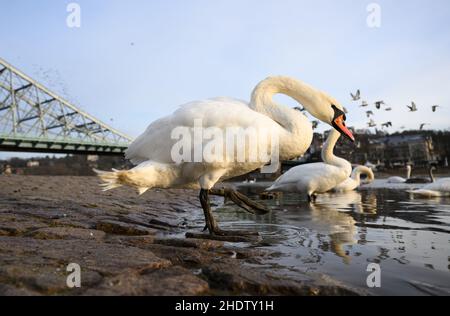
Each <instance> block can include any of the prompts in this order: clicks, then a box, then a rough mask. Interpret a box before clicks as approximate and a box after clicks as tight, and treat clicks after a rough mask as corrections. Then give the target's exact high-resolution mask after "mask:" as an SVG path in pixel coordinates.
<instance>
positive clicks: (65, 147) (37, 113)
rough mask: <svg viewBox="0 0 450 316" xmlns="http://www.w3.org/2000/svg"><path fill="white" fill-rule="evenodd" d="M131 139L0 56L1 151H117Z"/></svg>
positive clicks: (94, 152) (98, 153)
mask: <svg viewBox="0 0 450 316" xmlns="http://www.w3.org/2000/svg"><path fill="white" fill-rule="evenodd" d="M130 142H131V138H130V137H128V136H127V135H125V134H123V133H121V132H119V131H117V130H115V129H114V128H112V127H110V126H108V125H106V124H104V123H103V122H101V121H100V120H98V119H96V118H94V117H93V116H91V115H89V114H88V113H86V112H84V111H82V110H80V109H79V108H77V107H76V106H74V105H73V104H71V103H69V102H68V101H67V100H64V99H63V98H61V97H59V96H58V95H56V94H55V93H53V92H51V91H50V90H49V89H47V88H45V87H44V86H43V85H41V84H40V83H38V82H36V81H35V80H33V79H31V78H30V77H28V76H27V75H25V74H24V73H22V72H21V71H19V70H18V69H16V68H14V67H13V66H12V65H10V64H8V63H7V62H6V61H4V60H2V59H1V58H0V151H20V152H42V153H68V154H92V155H122V154H123V152H124V151H125V149H126V148H127V147H128V145H129V144H130Z"/></svg>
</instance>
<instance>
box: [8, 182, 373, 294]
mask: <svg viewBox="0 0 450 316" xmlns="http://www.w3.org/2000/svg"><path fill="white" fill-rule="evenodd" d="M0 183H1V185H0V295H359V294H365V293H363V292H361V291H359V290H357V289H353V288H350V287H347V286H345V285H343V284H340V283H338V282H336V281H334V280H331V279H329V278H328V277H326V276H323V275H307V274H298V273H296V274H295V275H292V274H289V275H288V274H285V273H282V272H280V271H277V269H272V268H271V267H268V266H267V264H265V259H267V258H273V257H274V256H277V254H276V253H269V252H267V251H262V250H259V249H258V248H255V247H253V248H252V247H242V246H241V247H237V245H235V244H232V243H224V242H221V241H211V240H198V239H187V238H185V237H184V234H185V233H186V232H188V231H197V232H198V231H200V230H201V228H202V227H203V225H204V223H203V221H202V216H201V212H202V211H201V208H200V204H199V202H198V200H197V192H195V191H189V190H153V191H151V192H148V193H146V194H144V195H143V196H141V197H138V196H137V194H136V193H135V192H134V191H133V190H131V189H128V188H119V189H117V190H115V191H112V192H102V191H101V190H100V188H99V187H98V180H97V179H96V178H95V177H65V176H64V177H49V176H0ZM214 201H215V203H217V204H220V203H222V201H221V199H219V198H217V200H214ZM70 263H77V264H79V265H80V267H81V282H82V286H81V288H74V289H71V288H68V287H67V285H66V279H67V276H68V275H69V274H70V272H67V271H66V268H67V265H68V264H70Z"/></svg>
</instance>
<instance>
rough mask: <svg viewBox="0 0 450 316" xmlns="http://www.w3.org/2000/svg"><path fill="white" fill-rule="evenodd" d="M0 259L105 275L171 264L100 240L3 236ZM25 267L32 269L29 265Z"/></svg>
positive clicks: (0, 239) (148, 253)
mask: <svg viewBox="0 0 450 316" xmlns="http://www.w3.org/2000/svg"><path fill="white" fill-rule="evenodd" d="M0 262H14V263H15V264H16V265H17V266H19V267H20V266H23V265H24V262H35V264H36V266H39V264H40V263H43V264H50V263H52V262H56V263H57V266H56V268H61V266H60V265H61V264H64V265H65V266H67V265H68V264H69V263H77V264H79V265H80V267H81V269H82V270H83V269H88V270H92V271H97V272H98V273H100V274H102V275H113V274H118V273H121V272H122V271H123V270H125V269H135V270H144V269H161V268H164V267H168V266H170V265H171V263H170V261H168V260H166V259H161V258H159V257H157V256H156V255H154V254H153V253H152V252H151V251H149V250H143V249H140V248H134V247H128V246H123V245H117V244H115V245H112V244H108V243H101V242H96V241H90V240H85V241H82V242H80V241H76V240H35V239H31V238H12V237H0ZM24 270H29V269H27V268H25V269H24Z"/></svg>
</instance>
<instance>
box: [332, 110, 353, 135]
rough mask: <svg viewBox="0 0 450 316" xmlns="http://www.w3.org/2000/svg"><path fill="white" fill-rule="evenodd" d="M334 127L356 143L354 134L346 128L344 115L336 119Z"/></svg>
mask: <svg viewBox="0 0 450 316" xmlns="http://www.w3.org/2000/svg"><path fill="white" fill-rule="evenodd" d="M333 127H334V128H335V129H337V130H338V131H339V132H340V133H341V134H342V135H344V136H346V137H347V138H348V139H350V140H351V141H352V142H354V141H355V137H354V136H353V134H352V132H350V130H349V129H348V128H347V126H345V120H344V115H340V116H338V117H337V118H336V119H334V121H333Z"/></svg>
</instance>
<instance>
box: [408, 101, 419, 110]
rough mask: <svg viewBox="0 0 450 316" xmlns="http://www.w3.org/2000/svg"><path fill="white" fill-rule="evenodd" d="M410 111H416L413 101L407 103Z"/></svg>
mask: <svg viewBox="0 0 450 316" xmlns="http://www.w3.org/2000/svg"><path fill="white" fill-rule="evenodd" d="M407 107H408V109H409V111H410V112H416V111H417V105H416V103H414V101H412V102H411V105H407Z"/></svg>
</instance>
